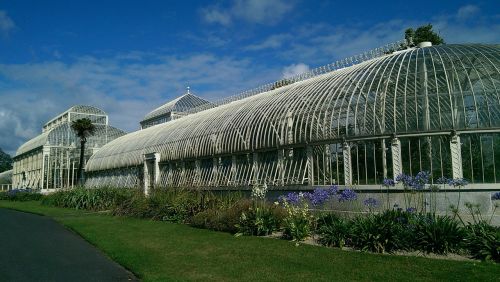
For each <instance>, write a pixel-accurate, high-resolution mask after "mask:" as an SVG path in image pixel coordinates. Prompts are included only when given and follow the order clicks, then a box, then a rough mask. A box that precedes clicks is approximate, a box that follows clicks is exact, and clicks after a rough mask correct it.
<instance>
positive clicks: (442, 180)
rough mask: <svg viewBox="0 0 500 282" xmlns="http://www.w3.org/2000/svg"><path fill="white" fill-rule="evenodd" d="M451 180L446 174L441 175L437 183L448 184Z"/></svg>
mask: <svg viewBox="0 0 500 282" xmlns="http://www.w3.org/2000/svg"><path fill="white" fill-rule="evenodd" d="M449 181H450V180H449V179H448V178H446V177H444V176H441V177H439V178H438V179H437V180H436V183H437V184H447V183H448V182H449Z"/></svg>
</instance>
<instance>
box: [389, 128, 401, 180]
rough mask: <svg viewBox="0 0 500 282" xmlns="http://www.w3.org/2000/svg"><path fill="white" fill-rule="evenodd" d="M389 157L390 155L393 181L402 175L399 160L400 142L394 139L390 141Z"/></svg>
mask: <svg viewBox="0 0 500 282" xmlns="http://www.w3.org/2000/svg"><path fill="white" fill-rule="evenodd" d="M391 153H392V154H391V155H392V176H393V178H394V179H396V177H397V176H398V175H400V174H401V173H403V161H402V158H401V141H400V140H399V138H397V137H394V138H392V140H391Z"/></svg>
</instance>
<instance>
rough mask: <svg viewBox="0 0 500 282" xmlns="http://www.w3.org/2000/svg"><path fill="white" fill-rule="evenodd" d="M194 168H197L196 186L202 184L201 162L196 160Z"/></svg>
mask: <svg viewBox="0 0 500 282" xmlns="http://www.w3.org/2000/svg"><path fill="white" fill-rule="evenodd" d="M194 166H195V171H196V174H195V180H194V184H195V185H197V184H201V161H200V160H195V161H194Z"/></svg>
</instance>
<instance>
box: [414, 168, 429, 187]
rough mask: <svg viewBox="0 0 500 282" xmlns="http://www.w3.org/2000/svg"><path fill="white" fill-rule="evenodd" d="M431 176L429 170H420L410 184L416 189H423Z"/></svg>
mask: <svg viewBox="0 0 500 282" xmlns="http://www.w3.org/2000/svg"><path fill="white" fill-rule="evenodd" d="M430 177H431V174H430V173H429V172H428V171H420V172H419V173H417V175H416V176H415V177H414V178H413V181H412V185H410V186H411V187H412V188H414V189H417V190H421V189H423V188H424V187H425V185H426V184H428V183H429V178H430Z"/></svg>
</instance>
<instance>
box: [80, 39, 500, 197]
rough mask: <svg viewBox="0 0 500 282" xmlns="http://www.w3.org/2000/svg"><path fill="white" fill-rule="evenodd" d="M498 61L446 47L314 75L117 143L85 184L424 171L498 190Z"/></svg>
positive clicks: (218, 182)
mask: <svg viewBox="0 0 500 282" xmlns="http://www.w3.org/2000/svg"><path fill="white" fill-rule="evenodd" d="M499 60H500V45H482V44H481V45H480V44H470V45H451V44H450V45H439V46H430V47H425V48H411V49H406V50H402V51H396V52H392V53H389V54H382V55H381V56H378V57H375V58H371V59H367V60H359V61H360V62H352V64H350V65H349V66H347V65H345V66H342V65H341V66H340V67H337V68H336V69H332V70H329V69H328V68H327V69H325V68H320V69H322V70H323V71H321V72H318V73H314V75H311V76H310V77H307V78H305V79H297V80H293V79H292V80H283V81H280V82H279V83H275V84H274V85H273V87H270V88H269V89H268V91H264V92H262V93H259V94H255V95H252V96H249V97H246V98H243V99H234V101H231V102H229V103H226V104H222V105H217V106H210V107H206V108H203V109H201V110H196V109H193V110H191V111H188V112H189V113H190V114H187V115H185V116H183V117H181V118H179V119H175V120H172V121H169V122H167V123H163V124H159V125H155V126H151V127H148V128H145V129H143V130H139V131H136V132H133V133H130V134H127V135H125V136H122V137H120V138H117V139H116V140H113V141H112V142H110V143H108V144H106V145H105V146H103V147H102V148H101V149H100V150H99V151H98V152H96V153H95V154H94V155H93V156H92V157H91V158H90V160H89V162H88V164H87V172H89V174H88V180H87V184H86V185H87V186H90V187H97V186H104V185H112V186H121V187H134V186H143V185H144V186H153V185H157V186H162V187H179V186H186V187H187V186H190V187H191V186H195V187H209V186H216V187H231V186H233V187H242V186H248V185H254V184H263V183H266V184H267V185H270V186H275V187H279V186H289V185H299V186H312V185H331V184H334V183H337V184H345V185H353V184H357V185H373V184H380V183H381V181H382V180H383V179H384V178H388V177H395V176H396V175H398V174H400V173H402V172H404V173H408V174H415V173H416V172H418V171H422V170H427V171H430V172H431V173H432V175H433V177H435V178H437V177H440V176H447V177H454V178H461V177H465V178H467V179H469V180H470V181H471V182H472V183H498V182H500V162H499V160H500V134H499V133H500V61H499ZM497 163H498V164H497ZM228 189H229V188H228Z"/></svg>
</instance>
